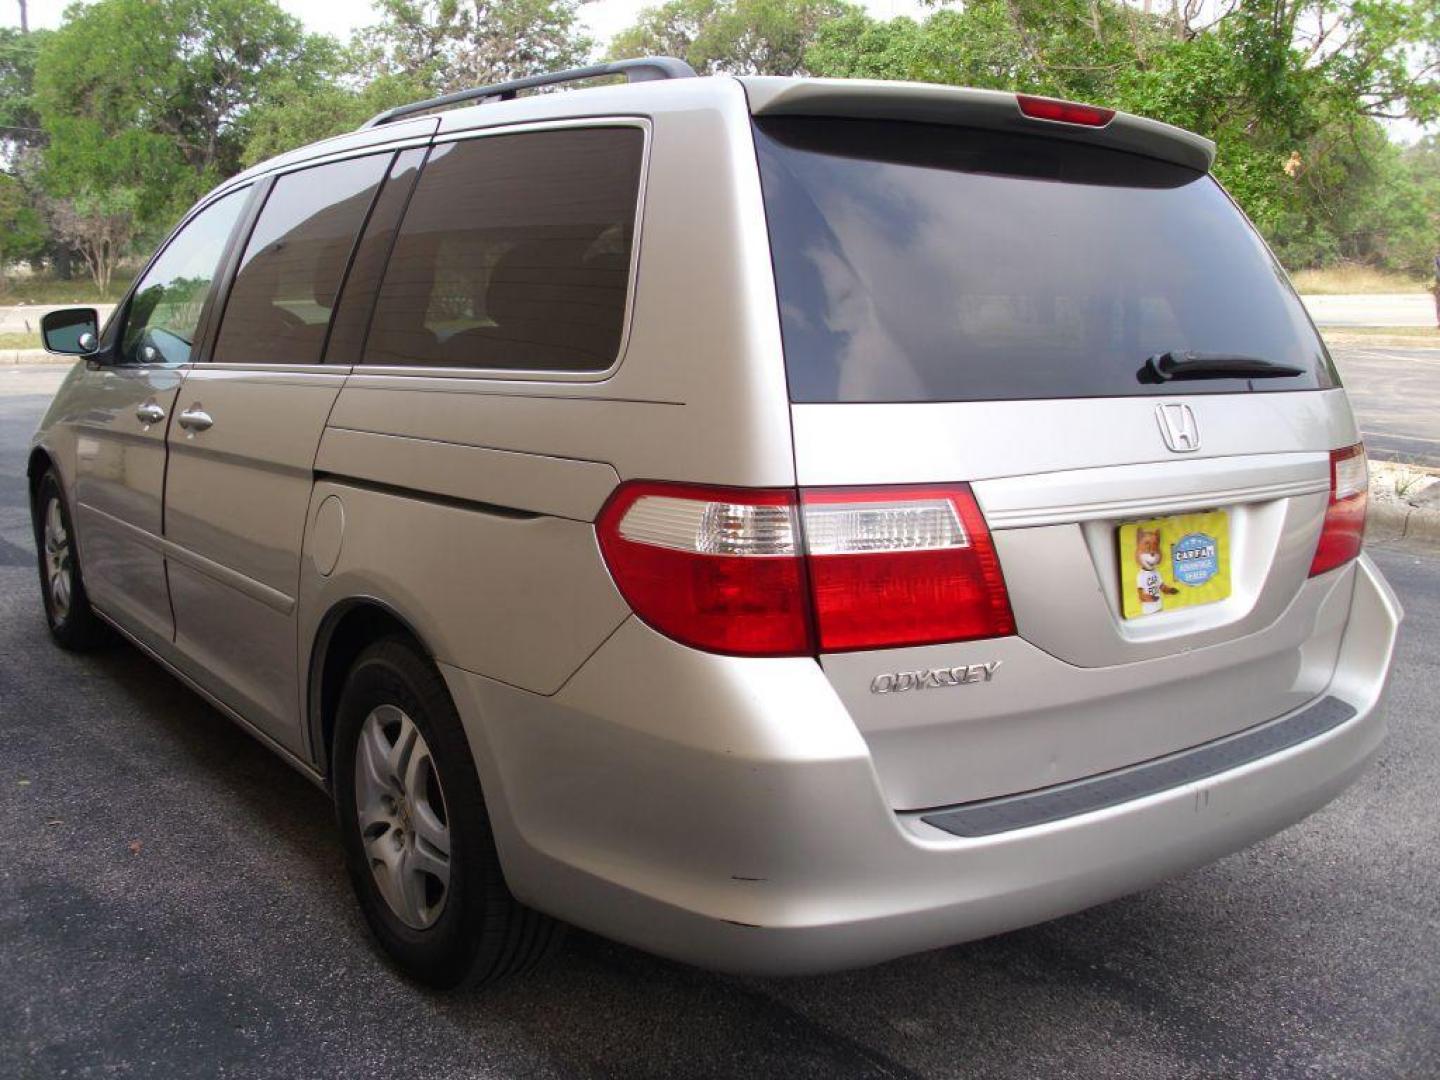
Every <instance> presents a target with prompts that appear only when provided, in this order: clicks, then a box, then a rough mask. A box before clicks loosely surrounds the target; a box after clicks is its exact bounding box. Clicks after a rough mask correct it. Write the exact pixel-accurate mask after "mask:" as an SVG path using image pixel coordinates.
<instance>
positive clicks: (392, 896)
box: [332, 638, 563, 989]
mask: <svg viewBox="0 0 1440 1080" xmlns="http://www.w3.org/2000/svg"><path fill="white" fill-rule="evenodd" d="M332 761H333V763H334V790H335V806H336V812H337V815H338V818H339V823H340V833H341V840H342V843H343V844H344V848H345V859H346V865H347V868H348V870H349V873H350V880H351V884H352V885H353V886H354V888H355V894H356V897H357V898H358V899H359V902H360V908H361V910H362V911H363V913H364V915H365V919H366V921H367V922H368V923H369V924H370V928H371V930H372V931H373V932H374V933H375V936H376V938H377V939H378V940H379V942H380V944H381V946H382V947H383V948H384V950H385V951H386V953H388V954H389V956H390V957H391V959H392V960H393V961H394V962H395V964H396V965H397V966H398V967H399V968H400V969H401V970H402V971H403V972H405V974H407V975H409V976H410V977H411V978H413V979H416V980H417V981H419V982H422V983H425V984H426V985H428V986H433V987H436V988H440V989H453V988H456V987H462V986H476V985H479V984H482V983H486V982H493V981H496V980H498V979H502V978H505V977H507V976H510V975H515V974H518V973H519V972H521V971H524V970H526V969H528V968H530V967H532V966H533V965H534V964H535V963H537V962H538V961H539V960H541V959H543V958H544V957H545V956H546V955H548V954H549V953H550V952H551V951H552V950H553V948H554V946H555V945H556V944H558V942H559V939H560V937H561V934H562V933H563V926H562V924H560V923H557V922H556V921H555V920H553V919H551V918H549V917H548V916H546V915H542V914H540V913H539V912H537V911H533V910H531V909H530V908H527V907H525V906H524V905H523V904H521V903H520V902H519V901H518V900H516V899H515V898H514V897H513V896H512V895H511V894H510V890H509V889H508V888H507V887H506V885H505V879H504V875H503V873H502V872H501V868H500V859H499V855H498V854H497V852H496V850H495V841H494V836H493V833H492V831H491V827H490V818H489V815H488V814H487V813H486V809H485V799H484V796H483V794H482V793H481V790H480V779H479V776H478V774H477V773H476V771H475V764H474V761H473V759H472V758H471V756H470V749H469V744H468V743H467V741H466V739H465V732H464V729H463V727H462V726H461V724H460V717H459V715H458V714H457V713H456V711H455V705H454V702H453V701H451V699H450V695H449V692H448V691H447V690H446V688H445V683H444V681H443V680H442V679H441V678H440V674H439V672H437V671H436V670H435V667H434V665H433V664H431V663H430V661H429V660H428V659H427V658H426V657H424V656H422V655H421V654H420V653H419V652H418V650H416V649H415V647H414V646H413V645H412V644H411V643H410V642H408V641H406V640H404V639H400V638H387V639H385V640H382V641H379V642H377V643H376V644H374V645H371V646H370V647H369V648H367V649H366V650H365V651H364V652H362V653H361V654H360V656H359V658H358V659H357V660H356V661H355V664H354V666H353V667H352V668H351V670H350V674H349V677H348V678H347V680H346V683H345V687H344V690H343V691H342V693H341V696H340V702H339V707H338V714H337V717H336V726H335V752H334V755H333V757H332Z"/></svg>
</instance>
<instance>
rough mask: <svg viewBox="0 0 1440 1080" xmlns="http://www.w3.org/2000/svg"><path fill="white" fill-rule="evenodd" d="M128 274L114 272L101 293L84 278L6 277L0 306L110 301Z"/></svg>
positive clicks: (127, 281) (122, 288) (125, 283)
mask: <svg viewBox="0 0 1440 1080" xmlns="http://www.w3.org/2000/svg"><path fill="white" fill-rule="evenodd" d="M130 277H131V275H130V273H128V272H126V271H121V272H120V273H118V274H116V275H115V280H114V281H113V282H112V283H111V285H110V289H109V291H108V292H107V293H106V294H105V295H103V296H102V295H101V294H100V290H99V289H97V288H95V283H94V282H93V281H91V280H90V279H89V278H88V277H84V278H80V277H77V278H71V279H70V280H69V281H61V280H60V279H58V278H52V277H45V276H42V275H37V276H35V277H28V278H22V277H15V278H8V279H6V280H5V281H4V282H3V283H0V305H9V304H73V305H75V306H76V307H88V306H89V305H91V304H111V303H114V302H115V301H116V300H118V299H119V298H120V296H121V294H122V293H124V291H125V288H126V286H128V285H129V284H130Z"/></svg>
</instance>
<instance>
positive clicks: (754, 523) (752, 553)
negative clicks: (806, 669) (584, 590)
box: [595, 483, 814, 656]
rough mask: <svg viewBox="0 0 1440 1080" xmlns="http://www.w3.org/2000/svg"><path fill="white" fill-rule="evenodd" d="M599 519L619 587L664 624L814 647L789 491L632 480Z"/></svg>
mask: <svg viewBox="0 0 1440 1080" xmlns="http://www.w3.org/2000/svg"><path fill="white" fill-rule="evenodd" d="M595 527H596V532H597V534H598V536H599V538H600V550H601V552H602V553H603V554H604V556H605V562H606V565H608V566H609V567H610V573H611V575H612V576H613V577H614V579H615V584H616V585H617V586H618V587H619V589H620V592H621V595H623V596H624V597H625V599H626V601H627V602H628V603H629V604H630V606H631V607H632V608H633V609H634V610H635V613H636V614H637V615H639V616H640V617H641V618H642V619H644V620H645V621H646V622H648V623H649V624H650V625H651V626H653V627H654V628H655V629H656V630H659V631H660V632H661V633H662V634H665V635H667V636H668V637H672V638H674V639H675V640H676V641H679V642H682V643H684V644H686V645H693V646H694V647H695V648H697V649H705V650H707V651H709V652H719V653H730V654H733V655H739V656H802V655H806V654H809V653H812V652H813V651H814V646H813V644H812V639H811V633H810V603H809V598H808V596H807V595H806V590H805V564H804V562H803V561H802V560H801V558H800V551H799V545H798V543H797V533H798V529H797V527H796V507H795V493H794V492H793V491H789V490H785V491H756V490H750V489H746V490H737V489H731V488H707V487H694V486H690V485H686V484H660V483H632V484H626V485H624V486H622V487H621V488H620V489H619V490H618V491H617V492H616V493H615V494H614V495H613V496H611V498H610V501H609V502H608V503H606V504H605V508H604V509H603V510H601V511H600V516H599V518H597V519H596V522H595Z"/></svg>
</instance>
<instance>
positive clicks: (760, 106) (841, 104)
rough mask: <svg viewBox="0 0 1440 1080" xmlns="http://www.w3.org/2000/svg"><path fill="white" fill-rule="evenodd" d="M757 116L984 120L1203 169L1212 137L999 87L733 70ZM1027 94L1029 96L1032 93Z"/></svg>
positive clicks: (972, 123) (984, 124) (978, 123)
mask: <svg viewBox="0 0 1440 1080" xmlns="http://www.w3.org/2000/svg"><path fill="white" fill-rule="evenodd" d="M740 82H741V84H742V85H743V86H744V87H745V94H746V96H747V97H748V98H749V101H750V111H751V113H753V114H754V115H756V116H845V117H851V118H855V119H864V120H911V121H917V122H921V123H927V124H954V125H955V126H957V127H972V128H986V129H990V130H995V131H1009V132H1014V133H1016V134H1021V135H1046V136H1048V137H1050V138H1054V139H1068V140H1070V141H1071V142H1080V143H1088V144H1090V145H1092V146H1105V147H1109V148H1111V149H1113V150H1125V151H1128V152H1129V153H1132V154H1143V155H1145V156H1146V157H1152V158H1158V159H1159V160H1161V161H1169V162H1172V163H1173V164H1176V165H1184V166H1186V167H1188V168H1191V169H1195V170H1197V171H1199V172H1209V171H1210V166H1211V165H1213V164H1214V162H1215V144H1214V143H1213V142H1211V141H1210V140H1209V139H1206V138H1204V137H1203V136H1200V135H1196V134H1194V133H1193V132H1190V131H1186V130H1184V129H1183V128H1177V127H1172V126H1171V125H1169V124H1162V123H1161V122H1160V121H1159V120H1147V119H1146V118H1145V117H1143V116H1133V115H1131V114H1130V113H1122V112H1117V113H1115V115H1114V117H1113V118H1111V119H1110V120H1109V121H1108V122H1106V123H1104V124H1103V125H1099V126H1097V125H1095V124H1091V123H1069V122H1066V121H1064V120H1051V119H1044V118H1042V117H1040V116H1037V115H1034V113H1033V110H1032V113H1031V114H1030V115H1027V114H1026V113H1025V112H1022V111H1021V105H1020V99H1019V98H1018V97H1017V96H1016V95H1015V94H1010V93H1006V92H1004V91H1001V90H971V89H967V88H964V87H957V86H937V85H934V84H931V83H907V82H882V81H879V80H873V79H790V78H780V77H773V76H758V75H757V76H744V77H741V78H740ZM1031 100H1033V99H1031Z"/></svg>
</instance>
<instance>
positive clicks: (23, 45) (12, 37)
mask: <svg viewBox="0 0 1440 1080" xmlns="http://www.w3.org/2000/svg"><path fill="white" fill-rule="evenodd" d="M49 36H50V33H49V31H48V30H36V31H34V32H33V33H29V34H22V33H21V32H20V31H19V30H16V29H13V28H11V27H0V153H4V155H5V156H7V157H10V156H14V155H16V154H18V153H19V152H21V151H22V150H24V149H27V148H30V147H34V146H38V145H39V144H40V142H41V138H40V136H41V134H42V133H41V131H40V114H39V113H38V112H37V111H36V109H35V59H36V57H37V56H38V55H39V52H40V46H41V44H42V43H43V42H44V41H45V39H46V38H47V37H49Z"/></svg>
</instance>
